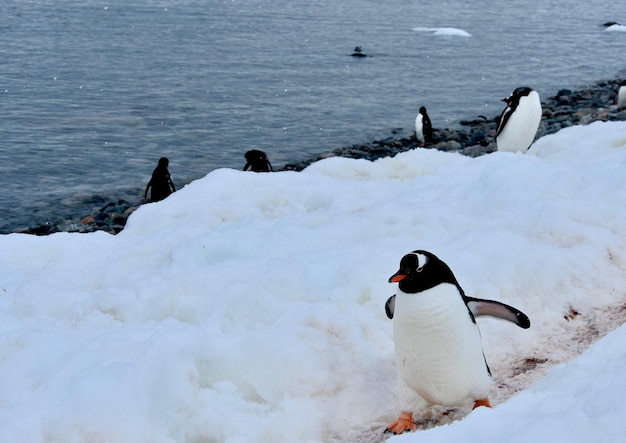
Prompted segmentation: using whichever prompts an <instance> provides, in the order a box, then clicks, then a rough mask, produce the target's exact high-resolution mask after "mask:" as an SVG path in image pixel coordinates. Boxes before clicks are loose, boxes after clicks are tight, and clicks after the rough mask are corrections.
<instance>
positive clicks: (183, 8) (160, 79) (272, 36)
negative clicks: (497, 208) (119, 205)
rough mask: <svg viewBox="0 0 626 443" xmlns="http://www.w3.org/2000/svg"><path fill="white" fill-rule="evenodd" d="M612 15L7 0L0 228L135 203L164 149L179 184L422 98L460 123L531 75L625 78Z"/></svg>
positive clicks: (556, 9) (407, 109)
mask: <svg viewBox="0 0 626 443" xmlns="http://www.w3.org/2000/svg"><path fill="white" fill-rule="evenodd" d="M539 3H540V5H539V6H538V4H539ZM618 14H621V15H622V16H619V15H618ZM609 20H613V21H620V22H622V23H624V22H626V12H625V11H620V10H619V8H617V7H616V3H615V1H614V0H596V1H594V2H593V4H592V5H590V2H589V1H588V0H585V1H583V0H571V1H567V2H565V1H550V0H548V1H544V2H537V1H536V0H521V1H516V2H502V1H496V0H474V1H469V0H465V1H454V0H424V1H418V0H413V1H409V0H384V1H380V0H376V1H373V0H343V1H330V0H326V1H323V0H306V1H303V0H256V1H254V0H197V1H191V0H187V1H175V0H171V1H164V0H111V1H99V0H55V1H49V0H30V1H25V0H3V2H2V3H1V5H0V36H1V37H0V38H1V39H2V40H1V41H2V44H1V45H0V67H1V68H0V69H1V70H0V100H1V103H2V107H1V109H2V116H1V118H0V189H2V193H1V194H0V232H4V233H6V232H10V231H11V230H14V229H17V228H23V227H27V226H29V225H37V224H42V223H44V222H46V221H47V220H50V221H55V220H57V219H58V218H60V217H70V216H72V217H73V218H76V217H79V216H80V215H81V214H84V215H87V214H88V213H89V212H90V211H91V209H92V207H94V206H95V207H97V206H99V205H101V203H102V201H103V199H104V201H105V202H106V201H109V200H115V199H118V198H127V199H130V200H138V199H139V198H140V197H141V196H142V193H143V188H144V186H145V184H146V183H147V181H148V180H149V178H150V175H151V172H152V169H153V168H154V167H155V166H156V163H157V160H158V158H159V157H161V156H167V157H169V159H170V168H169V169H170V172H171V174H172V177H173V179H174V182H175V183H176V184H177V185H178V187H182V185H183V184H184V183H188V182H189V181H191V180H194V179H197V178H199V177H202V176H204V175H205V174H206V173H208V172H210V171H211V170H213V169H215V168H219V167H229V168H237V169H241V168H242V167H243V165H244V163H245V160H244V158H243V154H244V152H245V151H246V150H248V149H252V148H256V149H261V150H264V151H266V152H267V153H268V155H269V157H270V160H271V161H272V163H273V164H274V166H275V167H281V166H283V165H284V164H286V163H288V162H293V161H297V160H302V159H306V158H309V157H311V156H313V155H314V154H319V153H323V152H327V151H330V150H332V149H334V148H338V147H341V146H346V145H350V144H359V143H367V142H370V141H373V140H375V139H380V138H385V137H388V136H389V135H391V131H392V130H393V129H395V128H403V132H405V133H406V134H407V135H408V134H409V133H410V132H411V130H412V126H413V121H414V117H415V114H416V113H417V110H418V108H419V106H420V105H425V106H426V107H427V108H428V111H429V114H430V116H431V119H432V121H433V124H434V126H435V127H453V126H455V125H457V124H458V122H459V121H460V120H462V119H465V118H473V117H474V116H476V115H478V114H483V115H489V116H493V115H496V114H498V113H499V112H500V111H501V109H502V103H501V102H500V101H499V100H500V99H501V98H503V97H504V96H506V95H508V94H509V93H510V92H511V91H512V90H513V89H514V88H516V87H517V86H520V85H529V86H532V87H534V88H535V89H537V90H538V91H539V93H540V95H542V96H545V97H547V96H548V95H553V94H554V93H556V91H558V90H559V89H561V88H576V87H582V86H585V85H587V84H589V83H591V82H593V81H595V80H600V79H609V78H614V77H615V76H616V75H618V74H620V73H623V72H624V69H625V68H626V62H625V61H624V53H625V52H626V33H623V32H604V28H603V27H602V24H603V23H604V22H606V21H609ZM419 27H421V28H433V29H436V28H443V27H451V28H456V29H460V30H463V31H465V32H467V33H469V34H471V37H461V36H455V35H443V36H441V35H434V34H433V33H431V32H424V31H416V30H415V28H419ZM356 45H360V46H362V48H363V52H365V53H367V54H368V55H369V57H366V58H361V59H356V58H353V57H350V54H351V52H352V50H353V48H354V47H355V46H356Z"/></svg>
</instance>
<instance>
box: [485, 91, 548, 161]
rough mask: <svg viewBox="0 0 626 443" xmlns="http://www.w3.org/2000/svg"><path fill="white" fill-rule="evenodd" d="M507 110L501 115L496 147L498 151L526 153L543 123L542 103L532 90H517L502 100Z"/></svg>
mask: <svg viewBox="0 0 626 443" xmlns="http://www.w3.org/2000/svg"><path fill="white" fill-rule="evenodd" d="M502 101H503V102H505V103H506V108H505V109H504V111H502V115H500V122H499V124H498V131H497V132H496V145H497V146H498V151H509V152H517V151H521V152H526V151H527V150H528V148H530V145H531V144H532V143H533V140H534V139H535V135H536V134H537V129H538V128H539V122H540V121H541V101H540V100H539V94H538V93H537V91H535V90H534V89H532V88H529V87H527V86H523V87H520V88H517V89H516V90H515V91H513V93H512V94H511V95H509V96H508V97H507V98H505V99H503V100H502Z"/></svg>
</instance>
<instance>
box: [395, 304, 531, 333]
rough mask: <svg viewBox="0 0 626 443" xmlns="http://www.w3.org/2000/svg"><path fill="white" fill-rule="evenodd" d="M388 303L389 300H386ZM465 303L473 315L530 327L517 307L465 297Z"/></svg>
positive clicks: (526, 317) (521, 326) (525, 327)
mask: <svg viewBox="0 0 626 443" xmlns="http://www.w3.org/2000/svg"><path fill="white" fill-rule="evenodd" d="M387 303H389V301H387ZM465 303H466V304H467V307H468V308H469V310H470V311H471V312H472V314H474V317H481V316H489V317H495V318H499V319H502V320H508V321H510V322H513V323H515V324H516V325H517V326H519V327H520V328H523V329H528V328H530V319H529V318H528V316H527V315H526V314H524V313H523V312H522V311H520V310H519V309H516V308H514V307H513V306H509V305H505V304H504V303H500V302H499V301H493V300H483V299H480V298H474V297H467V296H466V297H465Z"/></svg>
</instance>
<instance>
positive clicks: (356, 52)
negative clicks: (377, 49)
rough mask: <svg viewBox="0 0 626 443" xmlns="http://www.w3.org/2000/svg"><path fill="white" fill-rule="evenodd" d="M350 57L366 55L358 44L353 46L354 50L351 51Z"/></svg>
mask: <svg viewBox="0 0 626 443" xmlns="http://www.w3.org/2000/svg"><path fill="white" fill-rule="evenodd" d="M351 55H352V57H367V55H366V54H363V49H362V48H361V47H360V46H357V47H356V48H354V52H352V54H351Z"/></svg>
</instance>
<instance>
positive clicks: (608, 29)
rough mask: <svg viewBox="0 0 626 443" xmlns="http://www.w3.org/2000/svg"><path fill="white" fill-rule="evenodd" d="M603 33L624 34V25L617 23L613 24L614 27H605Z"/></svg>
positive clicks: (625, 27)
mask: <svg viewBox="0 0 626 443" xmlns="http://www.w3.org/2000/svg"><path fill="white" fill-rule="evenodd" d="M604 32H626V25H620V24H619V23H615V24H614V25H611V26H607V27H606V28H605V29H604Z"/></svg>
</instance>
